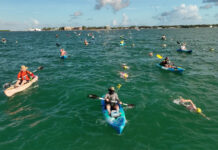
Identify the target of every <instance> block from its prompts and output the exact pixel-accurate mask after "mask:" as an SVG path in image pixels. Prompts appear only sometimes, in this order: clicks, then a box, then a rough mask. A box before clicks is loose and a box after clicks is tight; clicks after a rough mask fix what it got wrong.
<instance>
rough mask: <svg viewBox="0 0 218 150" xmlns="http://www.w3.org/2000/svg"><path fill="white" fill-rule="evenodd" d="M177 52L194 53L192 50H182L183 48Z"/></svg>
mask: <svg viewBox="0 0 218 150" xmlns="http://www.w3.org/2000/svg"><path fill="white" fill-rule="evenodd" d="M177 52H185V53H192V50H182V49H177Z"/></svg>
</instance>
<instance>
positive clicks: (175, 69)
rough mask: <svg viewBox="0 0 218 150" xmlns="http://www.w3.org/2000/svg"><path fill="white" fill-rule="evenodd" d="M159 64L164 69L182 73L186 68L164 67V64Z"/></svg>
mask: <svg viewBox="0 0 218 150" xmlns="http://www.w3.org/2000/svg"><path fill="white" fill-rule="evenodd" d="M157 66H158V67H159V68H161V69H163V70H168V71H171V72H180V73H182V72H183V71H184V70H185V69H183V68H181V67H177V68H167V67H164V66H161V65H160V64H157Z"/></svg>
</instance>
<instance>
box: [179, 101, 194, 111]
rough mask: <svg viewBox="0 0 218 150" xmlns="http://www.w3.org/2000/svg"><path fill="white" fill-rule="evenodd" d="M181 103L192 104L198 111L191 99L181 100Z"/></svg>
mask: <svg viewBox="0 0 218 150" xmlns="http://www.w3.org/2000/svg"><path fill="white" fill-rule="evenodd" d="M181 102H182V103H190V104H191V105H192V107H193V108H194V109H197V108H196V106H195V104H194V103H193V102H192V100H190V99H187V100H185V99H181Z"/></svg>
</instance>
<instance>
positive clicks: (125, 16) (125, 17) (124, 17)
mask: <svg viewBox="0 0 218 150" xmlns="http://www.w3.org/2000/svg"><path fill="white" fill-rule="evenodd" d="M128 21H129V18H128V16H127V15H126V14H125V13H123V20H122V25H124V26H126V25H128V24H129V22H128Z"/></svg>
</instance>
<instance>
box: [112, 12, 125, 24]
mask: <svg viewBox="0 0 218 150" xmlns="http://www.w3.org/2000/svg"><path fill="white" fill-rule="evenodd" d="M127 25H129V17H128V16H127V15H126V14H125V13H123V14H122V20H119V21H117V20H116V19H113V20H112V26H127Z"/></svg>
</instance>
